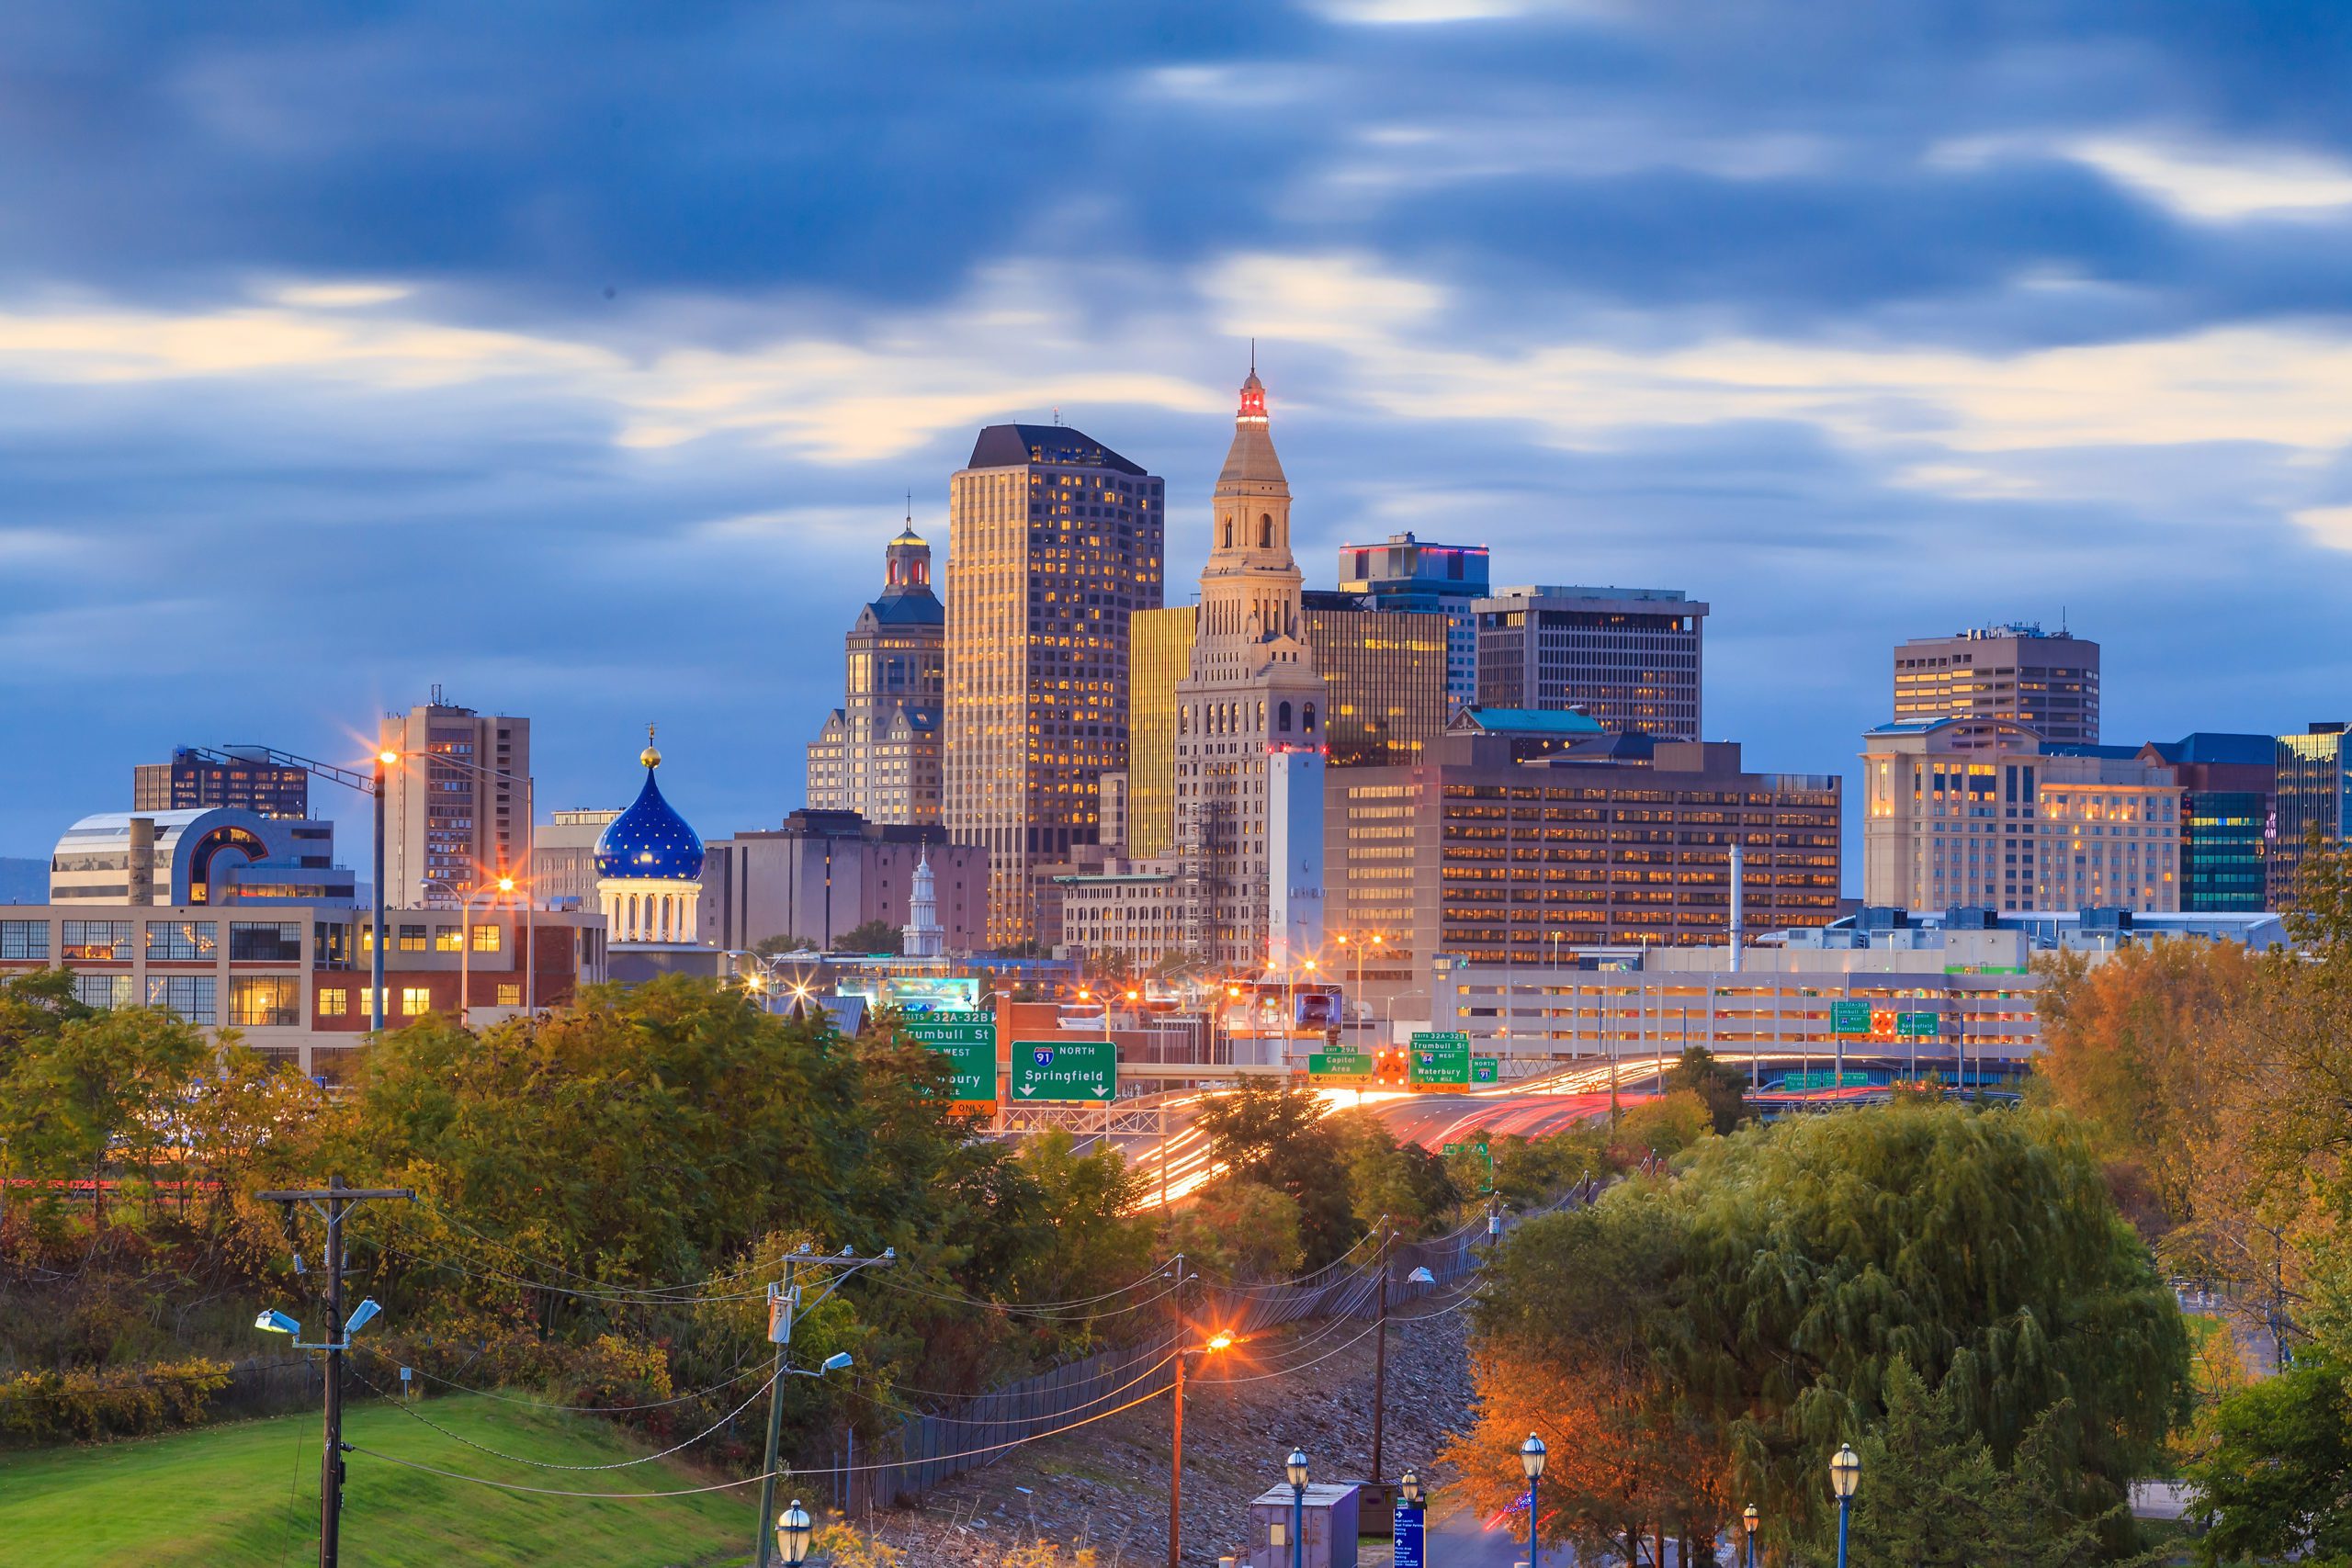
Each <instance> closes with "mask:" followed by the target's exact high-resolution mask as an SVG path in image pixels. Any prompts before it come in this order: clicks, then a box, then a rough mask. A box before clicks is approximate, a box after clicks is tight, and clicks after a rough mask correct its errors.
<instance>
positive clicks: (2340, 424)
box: [0, 0, 2352, 885]
mask: <svg viewBox="0 0 2352 1568" xmlns="http://www.w3.org/2000/svg"><path fill="white" fill-rule="evenodd" d="M2347 79H2352V10H2347V9H2346V8H2345V7H2341V6H2319V5H2310V6H2302V5H2260V4H2251V5H2243V6H2226V7H2225V6H2211V5H2210V4H2203V3H2200V0H2183V3H2177V4H2161V3H2146V4H2141V5H2137V6H2111V5H2106V4H2069V3H2066V0H2043V3H2037V4H2033V5H2008V4H1984V5H1975V6H1962V5H1949V4H1937V3H1931V0H1923V3H1919V4H1911V5H1904V6H1885V5H1883V4H1871V3H1865V0H1789V3H1783V0H1738V3H1736V4H1733V3H1723V4H1711V5H1698V4H1691V3H1686V0H1622V3H1621V0H1551V3H1547V0H1296V3H1290V4H1285V3H1283V0H1249V3H1246V4H1238V5H1227V4H1223V3H1221V0H1182V3H1181V4H1172V5H1164V6H1163V5H1150V4H1128V3H1122V4H1114V5H1106V4H1103V3H1101V0H1093V3H1073V4H1067V5H1062V4H1016V3H1013V0H998V3H995V4H990V5H986V6H979V5H951V4H944V3H938V4H928V5H910V4H899V3H894V0H861V3H859V4H856V5H846V6H843V5H836V6H813V5H786V6H777V5H774V4H766V5H743V6H734V5H724V4H703V3H695V0H679V3H676V4H672V5H667V6H636V5H606V6H599V5H594V4H568V5H560V6H559V5H544V4H530V3H517V4H514V5H505V6H479V5H457V4H444V5H404V4H399V3H396V0H384V3H379V4H371V5H368V6H318V5H294V4H252V5H234V4H229V5H222V6H202V7H188V6H164V5H161V4H153V5H141V4H130V3H109V0H85V3H83V4H78V5H74V6H66V5H62V4H40V5H33V6H8V7H5V8H0V151H5V156H0V588H4V589H5V592H0V714H5V717H6V724H5V735H6V739H7V741H8V744H7V745H6V747H5V748H4V749H0V854H17V855H28V854H29V855H40V854H45V853H46V852H48V850H49V847H50V846H51V843H52V842H53V841H54V840H55V839H56V836H57V835H58V833H59V832H60V831H62V829H63V828H64V827H65V826H66V825H67V824H68V823H69V822H70V821H72V820H73V819H74V818H76V817H79V816H81V815H84V814H85V813H87V812H92V811H99V810H108V809H121V808H123V807H127V806H128V805H129V804H130V769H131V767H132V765H133V764H134V763H136V762H139V761H160V760H162V759H164V757H166V756H167V755H168V754H169V751H170V749H171V747H172V746H174V745H175V744H189V743H195V744H223V743H233V742H260V743H264V744H269V745H275V746H278V747H281V748H284V749H286V750H293V751H297V752H301V753H305V754H308V755H313V756H322V757H327V758H331V759H332V758H344V757H353V756H356V755H358V754H360V753H363V752H364V751H365V750H366V749H367V744H366V737H367V736H368V735H369V734H370V733H372V716H373V715H375V714H376V713H377V712H379V710H382V709H386V708H404V707H406V706H408V705H411V704H413V703H415V702H419V701H422V700H424V697H425V695H426V694H427V692H428V690H429V688H430V687H431V686H433V685H434V684H435V683H438V684H439V685H441V686H442V687H443V688H444V690H445V691H446V692H447V694H448V695H449V697H451V698H452V699H453V700H456V701H459V702H463V703H466V704H469V705H473V706H475V707H478V708H481V709H482V710H484V711H503V712H508V713H517V714H524V715H527V716H530V717H531V718H532V720H533V722H534V738H535V747H536V755H537V774H538V780H539V782H538V788H537V798H538V803H539V806H540V807H541V809H542V811H543V812H544V811H546V810H548V809H552V808H555V807H563V806H570V805H620V804H623V803H625V802H626V800H627V799H628V797H629V795H631V794H632V793H633V791H634V788H635V785H636V773H635V769H634V766H633V759H634V757H635V754H636V752H637V750H638V748H639V746H640V745H641V744H642V736H643V726H644V725H645V724H646V723H648V722H649V721H652V722H658V723H659V724H660V726H661V744H662V750H663V752H664V753H665V754H666V756H667V758H668V761H667V764H666V765H665V766H664V768H663V783H664V787H665V789H666V790H667V792H668V793H669V795H671V798H672V799H673V801H674V802H675V803H676V804H677V805H678V806H679V807H680V808H681V809H682V810H683V811H684V813H685V815H686V816H687V817H688V818H689V819H690V820H691V821H693V822H694V823H695V825H696V826H697V827H698V828H699V829H701V830H702V831H703V833H704V834H705V836H707V837H717V836H720V835H722V834H725V833H727V832H729V831H732V830H734V829H741V828H751V827H759V826H767V825H772V824H774V823H775V821H776V820H777V819H778V818H780V817H782V816H783V815H784V814H785V813H786V812H787V811H789V810H791V809H793V808H794V807H796V806H797V805H798V804H799V802H800V799H801V795H802V785H803V762H802V756H803V751H802V749H803V747H804V745H805V744H806V742H807V741H808V740H809V739H810V738H812V737H813V736H814V734H815V733H816V731H817V728H818V726H819V725H820V722H821V721H822V719H823V717H824V715H825V713H826V710H827V709H828V708H829V707H830V706H831V705H833V704H835V703H837V702H838V701H839V700H840V690H841V684H842V669H841V663H842V653H841V641H840V639H841V636H842V633H843V632H844V631H845V630H846V629H847V628H848V626H849V624H850V622H851V621H852V620H853V618H854V615H855V614H856V611H857V608H858V606H859V604H861V603H862V602H863V601H864V600H865V598H867V597H870V596H871V594H872V593H873V592H875V591H876V589H877V588H878V586H879V582H880V576H881V549H882V545H883V542H884V541H885V540H886V539H887V538H888V536H890V535H891V534H892V533H893V532H895V531H896V529H897V527H898V525H899V519H900V517H901V516H902V514H903V513H905V511H906V510H907V507H908V501H907V496H908V493H909V492H910V491H911V493H912V502H911V506H912V513H913V520H914V523H915V525H916V527H917V528H918V529H920V530H922V531H923V532H924V533H925V534H926V535H928V536H930V537H932V538H933V540H934V541H935V542H937V543H939V544H940V545H941V546H942V547H944V542H945V505H946V479H947V476H948V475H949V474H950V473H951V472H952V471H953V470H954V469H955V468H957V467H958V466H960V464H961V463H962V462H963V460H964V459H965V457H967V455H968V453H969V450H970V446H971V441H972V437H973V434H974V433H975V432H976V431H977V430H978V427H980V426H981V425H983V424H987V423H1000V422H1005V421H1015V420H1026V421H1039V420H1045V419H1049V418H1051V417H1053V415H1054V412H1055V411H1056V410H1058V411H1059V413H1060V417H1062V418H1063V419H1064V420H1065V421H1067V422H1068V423H1072V424H1075V425H1077V426H1078V427H1080V429H1082V430H1084V431H1086V432H1087V433H1088V434H1091V435H1093V436H1094V437H1096V438H1097V439H1099V440H1102V441H1103V442H1105V443H1107V444H1109V445H1110V446H1114V447H1115V448H1117V449H1118V450H1120V451H1122V452H1124V453H1125V454H1126V455H1127V456H1128V457H1132V458H1134V459H1136V461H1138V462H1141V463H1143V464H1144V465H1145V466H1146V467H1147V468H1150V469H1151V470H1152V471H1153V472H1155V473H1158V474H1160V475H1162V476H1164V477H1165V478H1166V479H1167V480H1168V494H1169V505H1170V525H1171V526H1170V535H1171V546H1170V551H1171V553H1170V563H1169V580H1170V584H1171V590H1172V596H1175V597H1178V598H1180V599H1181V598H1182V596H1184V594H1185V592H1186V590H1187V585H1188V584H1189V583H1190V582H1191V581H1193V579H1194V578H1195V577H1196V576H1197V572H1198V569H1199V565H1200V562H1201V560H1202V558H1203V557H1204V554H1205V547H1206V541H1207V531H1208V525H1207V518H1206V505H1207V499H1208V493H1209V489H1210V486H1211V484H1212V483H1213V481H1214V479H1215V476H1216V468H1217V464H1218V462H1219V459H1220V458H1221V457H1222V454H1223V451H1224V448H1225V446H1226V444H1227V440H1228V439H1229V438H1230V434H1231V430H1232V426H1231V423H1230V421H1231V418H1232V413H1233V409H1234V397H1235V394H1234V389H1235V388H1236V386H1237V385H1238V382H1239V380H1240V379H1241V377H1242V375H1243V374H1244V371H1245V369H1246V362H1247V357H1248V352H1249V350H1248V343H1249V340H1250V338H1251V337H1253V336H1254V337H1255V338H1256V339H1257V340H1258V344H1259V366H1260V369H1261V374H1262V375H1263V377H1264V378H1265V380H1266V383H1267V386H1268V388H1269V391H1270V400H1271V403H1272V412H1273V422H1274V423H1273V434H1274V438H1275V441H1276V443H1277V445H1278V446H1279V447H1280V449H1281V452H1282V455H1283V462H1284V465H1285V467H1286V468H1287V469H1288V472H1289V475H1290V479H1291V484H1292V488H1293V491H1294V493H1295V497H1296V501H1295V538H1296V540H1297V542H1298V546H1299V553H1300V557H1301V565H1302V567H1303V568H1304V569H1305V570H1306V578H1307V582H1308V584H1309V585H1310V586H1316V585H1329V583H1330V582H1331V581H1333V580H1334V578H1335V576H1336V551H1337V548H1338V547H1339V546H1340V544H1341V543H1342V542H1343V541H1360V540H1364V539H1377V538H1379V537H1381V536H1385V535H1386V534H1387V533H1389V532H1391V531H1395V530H1398V529H1405V528H1410V529H1413V530H1415V531H1417V532H1418V533H1419V535H1420V536H1421V537H1422V538H1424V539H1432V540H1437V541H1442V542H1450V543H1475V544H1485V545H1487V546H1489V547H1491V548H1492V550H1493V552H1494V570H1495V576H1496V579H1497V581H1500V582H1538V581H1540V582H1571V583H1611V584H1626V585H1639V586H1653V587H1671V588H1679V589H1682V590H1684V591H1686V592H1689V593H1691V595H1692V596H1694V597H1697V598H1701V599H1704V600H1706V601H1707V602H1708V603H1709V604H1712V605H1713V615H1712V617H1711V618H1710V620H1709V622H1708V632H1707V644H1708V646H1707V655H1706V659H1707V685H1706V719H1705V726H1706V729H1707V732H1708V734H1709V737H1710V738H1726V739H1737V740H1741V741H1743V742H1744V743H1745V744H1746V747H1747V758H1748V761H1750V763H1751V764H1753V765H1758V766H1763V767H1768V768H1773V769H1783V770H1790V771H1800V772H1831V771H1845V772H1849V773H1850V772H1851V770H1852V768H1853V766H1854V753H1855V751H1856V750H1857V748H1858V746H1859V743H1860V732H1861V731H1862V730H1863V729H1864V728H1866V727H1868V726H1869V725H1871V724H1873V723H1876V722H1879V721H1881V720H1883V719H1884V718H1886V717H1887V716H1888V709H1889V707H1890V704H1891V698H1890V693H1889V688H1890V675H1889V668H1888V660H1889V649H1890V646H1891V645H1892V644H1893V643H1894V642H1896V641H1899V640H1901V639H1902V638H1904V637H1914V636H1923V635H1929V634H1938V633H1943V632H1948V631H1951V630H1955V629H1957V628H1959V627H1962V626H1969V625H1976V624H1984V623H1986V622H1991V621H2006V620H2012V619H2023V620H2036V621H2040V622H2041V623H2042V624H2043V625H2044V626H2051V627H2055V626H2058V625H2059V624H2060V623H2061V622H2062V620H2063V622H2064V624H2066V625H2067V626H2071V627H2072V628H2073V629H2074V630H2075V632H2076V633H2077V634H2079V635H2083V636H2088V637H2096V638H2098V640H2099V641H2100V642H2101V643H2102V644H2103V645H2104V649H2105V664H2106V678H2105V679H2106V683H2105V704H2104V705H2105V716H2106V729H2107V736H2106V738H2107V739H2109V740H2115V741H2138V740H2140V739H2148V738H2163V739H2170V738H2173V737H2176V736H2178V735H2180V734H2182V733H2184V732H2187V731H2188V730H2192V729H2199V728H2205V729H2251V730H2272V731H2277V730H2284V729H2290V728H2301V726H2302V725H2303V724H2304V723H2305V722H2306V721H2309V720H2312V719H2324V718H2342V717H2347V716H2352V692H2347V689H2346V687H2347V681H2346V677H2347V673H2352V652H2347V649H2346V637H2345V636H2344V629H2345V626H2346V615H2345V605H2346V602H2347V590H2352V266H2347V265H2346V256H2347V254H2352V250H2348V249H2347V242H2352V97H2348V96H2346V94H2344V93H2343V91H2342V90H2341V89H2342V84H2343V83H2344V82H2345V81H2346V80H2347ZM320 805H321V806H322V807H325V808H329V809H333V810H334V811H335V812H336V813H337V814H338V815H341V816H343V817H344V818H345V820H346V822H348V823H349V824H350V827H351V829H354V830H353V831H350V832H349V833H348V834H347V835H346V840H347V841H346V842H345V859H346V860H352V859H355V858H364V840H363V838H362V837H361V835H360V834H359V832H357V831H356V829H357V827H358V824H359V820H360V819H359V817H358V813H357V807H358V805H359V803H358V802H357V801H356V799H353V800H348V801H345V800H334V799H331V798H330V797H329V795H328V793H327V790H326V786H321V795H320ZM1849 859H1850V860H1851V861H1852V862H1853V863H1851V864H1849V867H1848V880H1849V885H1850V884H1852V883H1855V882H1857V881H1859V877H1860V863H1859V855H1858V854H1855V853H1854V852H1853V851H1852V849H1851V848H1850V847H1849Z"/></svg>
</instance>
